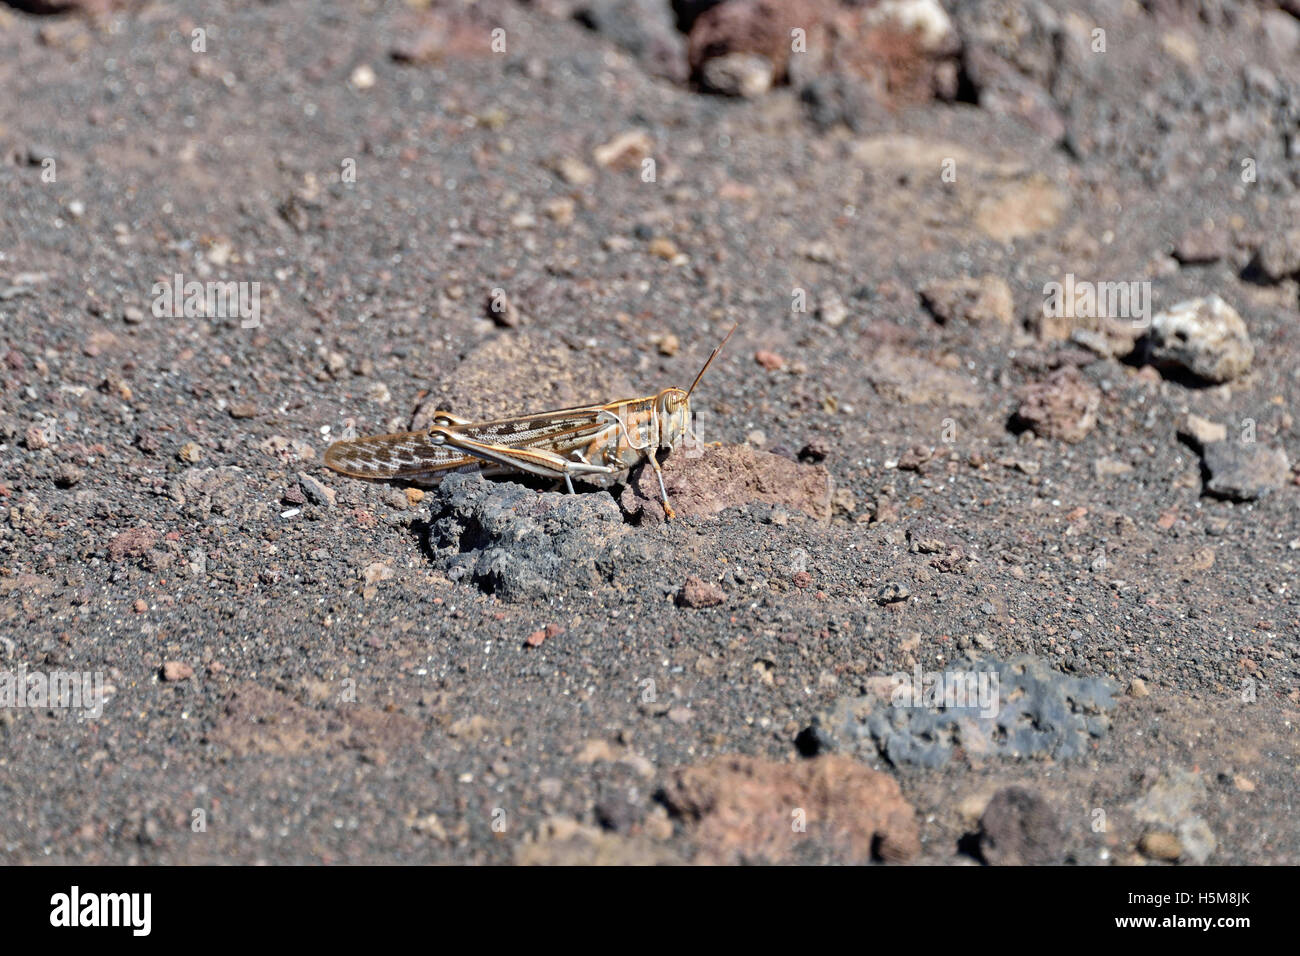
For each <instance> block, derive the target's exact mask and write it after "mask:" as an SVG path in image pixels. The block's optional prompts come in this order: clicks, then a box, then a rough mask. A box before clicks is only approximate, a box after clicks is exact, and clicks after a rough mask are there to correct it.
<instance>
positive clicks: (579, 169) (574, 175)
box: [551, 156, 596, 186]
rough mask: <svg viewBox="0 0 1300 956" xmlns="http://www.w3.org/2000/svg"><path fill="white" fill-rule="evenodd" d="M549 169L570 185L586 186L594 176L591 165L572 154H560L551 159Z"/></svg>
mask: <svg viewBox="0 0 1300 956" xmlns="http://www.w3.org/2000/svg"><path fill="white" fill-rule="evenodd" d="M551 169H552V170H554V172H555V174H556V175H557V176H559V177H560V178H561V179H562V180H564V181H565V182H566V183H568V184H569V185H570V186H587V185H589V184H590V183H591V181H592V180H594V179H595V178H596V174H595V173H594V172H592V170H591V167H590V166H588V165H587V164H586V163H584V162H583V161H582V160H580V159H578V158H576V157H574V156H561V157H559V158H558V159H556V160H553V161H552V163H551Z"/></svg>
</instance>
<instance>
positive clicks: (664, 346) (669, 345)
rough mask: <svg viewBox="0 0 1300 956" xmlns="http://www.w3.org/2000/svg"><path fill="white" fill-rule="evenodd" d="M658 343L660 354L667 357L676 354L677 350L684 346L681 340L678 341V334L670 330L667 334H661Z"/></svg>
mask: <svg viewBox="0 0 1300 956" xmlns="http://www.w3.org/2000/svg"><path fill="white" fill-rule="evenodd" d="M658 345H659V354H660V355H663V356H665V357H671V356H673V355H676V354H677V350H678V349H680V348H681V347H682V344H681V342H679V341H678V339H677V336H675V335H673V334H672V333H671V332H669V333H668V334H667V335H664V336H661V337H660V339H659V342H658Z"/></svg>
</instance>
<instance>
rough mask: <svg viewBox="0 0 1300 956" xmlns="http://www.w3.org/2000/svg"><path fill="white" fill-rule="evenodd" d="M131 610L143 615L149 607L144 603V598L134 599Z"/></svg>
mask: <svg viewBox="0 0 1300 956" xmlns="http://www.w3.org/2000/svg"><path fill="white" fill-rule="evenodd" d="M131 610H133V611H135V613H136V614H143V613H144V612H145V611H147V610H149V605H148V604H146V603H145V602H144V598H136V601H135V603H134V604H132V605H131Z"/></svg>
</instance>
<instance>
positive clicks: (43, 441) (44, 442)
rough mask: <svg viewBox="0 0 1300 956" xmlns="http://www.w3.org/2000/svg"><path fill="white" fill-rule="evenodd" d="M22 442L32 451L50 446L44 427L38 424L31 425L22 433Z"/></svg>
mask: <svg viewBox="0 0 1300 956" xmlns="http://www.w3.org/2000/svg"><path fill="white" fill-rule="evenodd" d="M23 443H24V444H26V445H27V447H28V448H30V449H31V450H32V451H40V450H41V449H42V448H49V447H50V440H49V437H48V434H47V432H46V430H45V429H44V428H42V427H41V426H40V425H33V426H32V427H31V428H29V429H27V431H26V432H25V433H24V434H23Z"/></svg>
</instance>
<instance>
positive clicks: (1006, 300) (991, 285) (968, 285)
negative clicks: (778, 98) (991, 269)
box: [920, 275, 1015, 326]
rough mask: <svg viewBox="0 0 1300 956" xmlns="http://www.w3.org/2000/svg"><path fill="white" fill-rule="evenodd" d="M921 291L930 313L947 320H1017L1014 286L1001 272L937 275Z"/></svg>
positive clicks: (999, 322) (1001, 322)
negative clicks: (953, 275) (953, 276)
mask: <svg viewBox="0 0 1300 956" xmlns="http://www.w3.org/2000/svg"><path fill="white" fill-rule="evenodd" d="M920 291H921V301H922V302H923V303H924V304H925V307H926V308H927V309H929V310H930V314H931V315H933V316H934V317H935V318H936V319H938V320H939V321H940V322H942V323H944V324H947V323H955V322H967V323H970V324H972V325H992V326H999V325H1000V326H1009V325H1011V323H1012V322H1013V321H1014V320H1015V300H1014V299H1013V298H1012V295H1011V287H1010V286H1009V285H1007V283H1006V280H1005V279H1002V278H1000V277H998V276H992V275H988V276H980V277H979V278H973V277H971V276H963V277H961V278H957V279H935V280H934V281H932V282H928V283H926V284H925V285H924V286H922V287H921V290H920Z"/></svg>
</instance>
